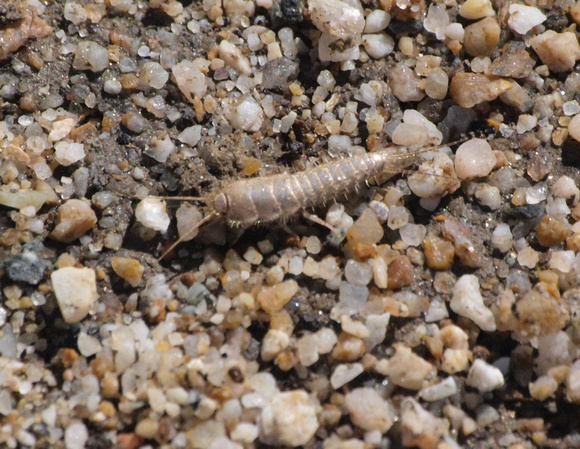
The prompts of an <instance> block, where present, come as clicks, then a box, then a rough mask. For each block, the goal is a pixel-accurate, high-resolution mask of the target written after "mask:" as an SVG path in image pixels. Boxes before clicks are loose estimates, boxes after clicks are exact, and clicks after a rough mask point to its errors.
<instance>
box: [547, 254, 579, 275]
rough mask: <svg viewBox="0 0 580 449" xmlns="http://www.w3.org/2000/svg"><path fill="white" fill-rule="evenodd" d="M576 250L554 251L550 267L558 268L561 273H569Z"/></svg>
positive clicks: (549, 263)
mask: <svg viewBox="0 0 580 449" xmlns="http://www.w3.org/2000/svg"><path fill="white" fill-rule="evenodd" d="M574 258H575V252H574V251H553V252H552V256H551V257H550V261H549V262H548V267H550V268H551V269H552V270H558V271H560V272H561V273H569V272H570V271H571V270H572V264H573V263H574Z"/></svg>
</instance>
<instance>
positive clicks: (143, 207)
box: [135, 197, 171, 232]
mask: <svg viewBox="0 0 580 449" xmlns="http://www.w3.org/2000/svg"><path fill="white" fill-rule="evenodd" d="M135 219H136V220H137V221H138V222H139V223H141V224H142V225H143V226H145V227H146V228H149V229H152V230H154V231H159V232H166V231H167V228H169V224H170V223H171V219H170V218H169V215H167V206H166V204H165V201H163V200H162V199H159V198H153V197H147V198H144V199H143V200H141V201H140V202H139V204H138V205H137V207H136V208H135Z"/></svg>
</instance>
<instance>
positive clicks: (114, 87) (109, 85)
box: [103, 79, 123, 95]
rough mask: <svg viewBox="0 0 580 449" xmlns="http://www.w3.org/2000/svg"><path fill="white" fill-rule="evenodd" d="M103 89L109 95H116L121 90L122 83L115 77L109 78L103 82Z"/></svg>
mask: <svg viewBox="0 0 580 449" xmlns="http://www.w3.org/2000/svg"><path fill="white" fill-rule="evenodd" d="M103 90H104V91H105V92H106V93H108V94H109V95H118V94H120V93H121V91H122V90H123V85H122V84H121V82H120V81H118V80H116V79H110V80H107V81H105V83H104V84H103Z"/></svg>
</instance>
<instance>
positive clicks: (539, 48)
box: [529, 30, 580, 73]
mask: <svg viewBox="0 0 580 449" xmlns="http://www.w3.org/2000/svg"><path fill="white" fill-rule="evenodd" d="M529 42H530V45H531V46H532V48H533V49H534V51H535V52H536V53H537V55H538V56H539V57H540V59H541V60H542V62H543V63H544V64H546V65H547V66H548V68H549V69H550V71H552V72H556V73H559V72H568V71H570V70H572V69H573V68H574V65H575V64H576V61H577V60H578V59H580V45H579V44H578V39H577V38H576V35H575V34H574V33H572V32H570V31H566V32H564V33H556V32H555V31H554V30H548V31H545V32H544V33H542V34H540V35H538V36H535V37H533V38H531V39H530V41H529Z"/></svg>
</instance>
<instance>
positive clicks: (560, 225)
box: [536, 215, 570, 248]
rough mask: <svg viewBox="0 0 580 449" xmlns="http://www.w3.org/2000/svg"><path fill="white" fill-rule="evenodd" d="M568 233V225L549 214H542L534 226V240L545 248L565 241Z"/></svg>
mask: <svg viewBox="0 0 580 449" xmlns="http://www.w3.org/2000/svg"><path fill="white" fill-rule="evenodd" d="M569 235H570V229H569V228H568V226H566V224H565V223H564V222H562V221H560V220H557V219H556V218H554V217H552V216H551V215H544V217H543V218H542V219H541V220H540V223H539V224H538V226H537V227H536V240H537V241H538V243H539V244H540V245H542V246H543V247H546V248H549V247H550V246H554V245H557V244H558V243H562V242H564V241H566V239H567V238H568V236H569Z"/></svg>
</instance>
